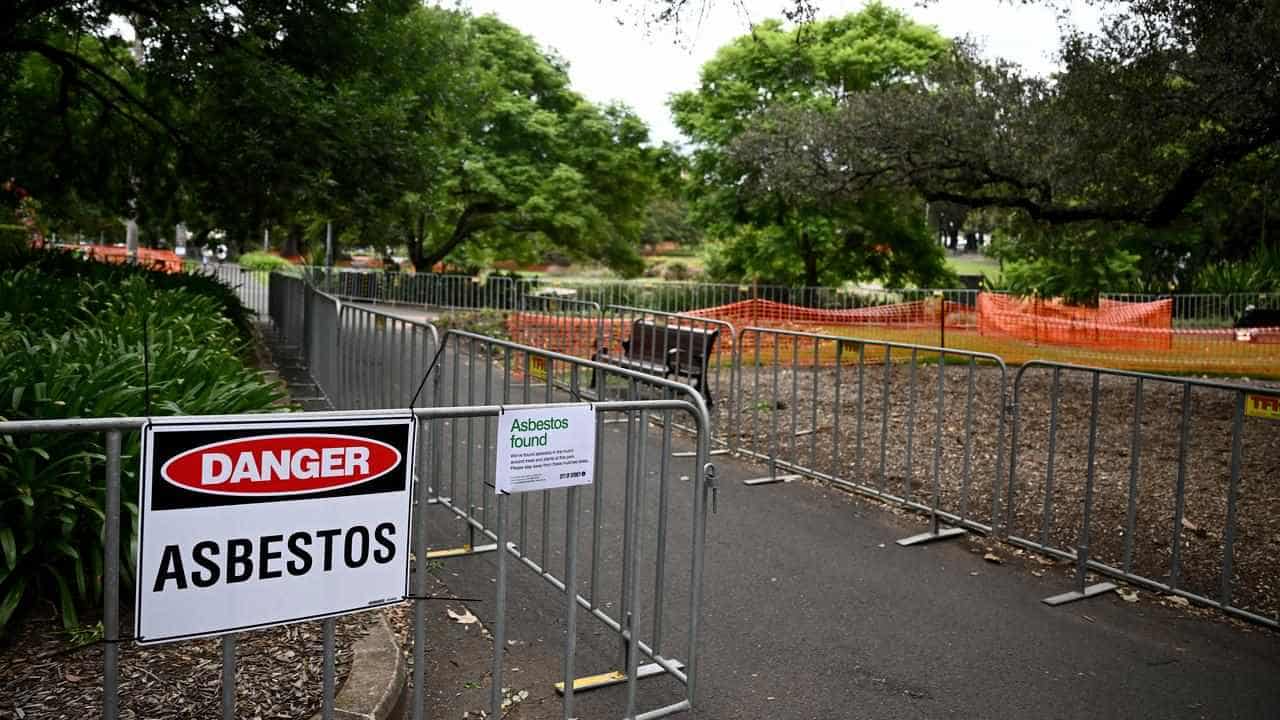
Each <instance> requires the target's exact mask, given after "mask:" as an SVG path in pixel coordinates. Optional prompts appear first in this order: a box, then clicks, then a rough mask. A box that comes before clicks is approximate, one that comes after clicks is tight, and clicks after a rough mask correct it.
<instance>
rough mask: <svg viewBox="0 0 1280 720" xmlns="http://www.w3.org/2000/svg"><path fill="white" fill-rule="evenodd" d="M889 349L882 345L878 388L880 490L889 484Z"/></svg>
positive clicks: (891, 360) (890, 358)
mask: <svg viewBox="0 0 1280 720" xmlns="http://www.w3.org/2000/svg"><path fill="white" fill-rule="evenodd" d="M891 352H892V351H891V350H890V348H889V346H888V345H885V346H884V383H883V385H882V386H881V388H880V492H882V493H883V492H884V491H885V489H886V488H887V487H888V485H889V470H888V467H887V464H888V459H889V456H888V452H889V373H890V372H891V370H892V368H891V367H890V364H891V363H892V362H893V358H892V355H891Z"/></svg>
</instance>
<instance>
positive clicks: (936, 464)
mask: <svg viewBox="0 0 1280 720" xmlns="http://www.w3.org/2000/svg"><path fill="white" fill-rule="evenodd" d="M946 369H947V363H946V354H945V353H939V354H938V389H937V395H938V400H937V411H936V415H935V418H934V427H933V500H932V502H930V503H929V531H928V532H924V533H920V534H917V535H912V536H911V537H908V538H903V539H901V540H899V541H898V544H899V545H902V546H904V547H905V546H909V545H918V544H920V543H926V542H932V541H934V540H942V539H945V538H952V537H959V536H961V535H964V534H965V530H964V529H963V528H958V527H953V528H947V529H946V530H942V529H941V528H940V527H939V523H938V506H939V505H940V504H941V503H942V425H943V423H944V421H945V412H946V379H947V376H946Z"/></svg>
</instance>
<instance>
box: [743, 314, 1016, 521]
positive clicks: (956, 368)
mask: <svg viewBox="0 0 1280 720" xmlns="http://www.w3.org/2000/svg"><path fill="white" fill-rule="evenodd" d="M736 354H737V356H738V359H739V368H738V374H737V380H736V382H737V390H736V395H737V406H738V408H740V410H739V416H738V417H737V419H736V422H735V427H736V432H735V433H734V434H733V436H732V440H733V449H734V450H735V451H736V452H739V453H741V454H743V455H747V456H751V457H756V458H759V459H762V460H764V461H766V462H767V463H768V465H769V475H768V476H766V477H763V478H760V479H757V480H751V481H747V483H748V484H763V483H769V482H778V481H782V480H789V479H792V478H794V477H796V475H780V474H779V470H787V471H790V472H792V473H799V474H803V475H807V476H809V477H813V478H817V479H820V480H825V481H828V482H831V483H833V484H836V485H839V486H842V487H845V488H848V489H851V490H855V491H857V492H860V493H864V494H868V495H871V496H873V497H876V498H880V499H883V500H888V501H890V502H894V503H899V504H902V505H904V506H906V507H908V508H911V509H914V510H918V511H921V512H925V513H927V514H928V515H929V516H930V519H931V526H930V530H929V531H928V532H926V533H924V534H922V535H918V536H914V537H912V538H906V539H904V540H902V541H900V544H914V543H918V542H924V541H928V540H936V539H940V538H944V537H951V536H954V535H956V534H959V533H961V532H963V531H962V530H959V529H958V528H967V529H970V530H975V531H978V532H982V533H989V532H991V531H992V529H993V527H994V525H995V518H996V517H997V516H998V507H999V502H1000V497H999V494H1000V487H1001V477H1002V468H1003V465H1004V458H1003V456H1004V415H1005V412H1004V411H1005V397H1006V378H1007V371H1006V368H1005V365H1004V362H1003V361H1001V359H1000V358H998V357H996V356H994V355H988V354H985V353H974V352H966V351H962V350H950V349H944V348H938V347H929V346H923V345H906V344H901V343H892V342H882V341H877V340H863V339H859V338H848V337H840V336H835V335H814V334H808V333H800V332H791V331H786V330H773V329H768V328H757V327H748V328H744V329H742V330H741V331H739V333H738V348H737V352H736ZM926 363H930V364H932V366H933V367H929V365H928V364H926ZM904 365H905V366H906V367H905V368H904V367H903V366H904ZM904 396H905V397H906V398H907V401H906V403H905V407H903V402H902V398H903V397H904ZM922 396H923V397H922ZM850 405H852V406H853V408H852V409H853V411H854V413H855V414H854V417H853V418H847V417H846V412H847V410H848V409H849V406H850ZM979 413H981V414H982V417H979V418H978V419H979V420H980V421H982V420H985V421H986V422H987V423H989V424H994V425H995V426H996V427H995V432H993V433H990V434H981V433H975V432H974V421H975V415H977V414H979ZM850 420H852V422H850ZM921 421H923V422H926V423H928V424H929V426H931V432H929V433H927V434H925V433H918V432H917V425H919V424H920V422H921ZM850 425H852V427H850ZM899 457H901V458H902V460H901V462H897V461H896V459H897V458H899ZM988 507H989V508H990V516H989V519H987V520H985V521H984V520H983V519H981V513H982V512H985V511H984V510H983V509H982V508H988ZM942 520H945V521H946V522H948V523H952V524H954V525H956V526H957V528H953V529H951V530H944V529H942V528H941V527H940V524H939V523H940V521H942Z"/></svg>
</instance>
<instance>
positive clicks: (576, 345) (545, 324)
mask: <svg viewBox="0 0 1280 720" xmlns="http://www.w3.org/2000/svg"><path fill="white" fill-rule="evenodd" d="M622 325H623V322H622V321H621V320H618V319H610V320H605V321H604V333H605V334H606V336H609V335H612V336H614V337H617V336H618V334H619V332H620V331H621V330H622ZM600 328H601V325H600V319H599V318H595V317H589V316H574V315H554V314H549V313H530V312H513V313H510V314H509V315H507V335H508V337H510V338H511V340H512V341H513V342H517V343H520V344H522V345H532V346H534V347H539V348H543V349H545V350H551V351H552V352H558V353H563V354H565V355H573V356H574V357H580V358H588V359H589V358H591V357H592V356H594V355H595V353H596V350H597V349H598V348H597V345H598V344H599V339H600V338H599V333H600Z"/></svg>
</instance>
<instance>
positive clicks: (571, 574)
mask: <svg viewBox="0 0 1280 720" xmlns="http://www.w3.org/2000/svg"><path fill="white" fill-rule="evenodd" d="M600 430H601V427H600V422H599V418H598V416H597V420H596V432H597V433H599V432H600ZM578 505H579V503H578V488H577V486H576V485H575V486H571V487H570V488H569V490H568V493H567V497H566V498H565V528H564V548H565V550H564V587H565V618H564V628H565V636H564V657H563V658H562V659H561V663H560V676H561V677H562V678H563V681H564V703H563V707H562V714H561V717H563V719H564V720H570V718H572V717H573V716H574V715H573V680H574V672H575V670H574V655H575V654H576V652H577V644H578ZM594 602H595V598H592V603H594Z"/></svg>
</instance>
